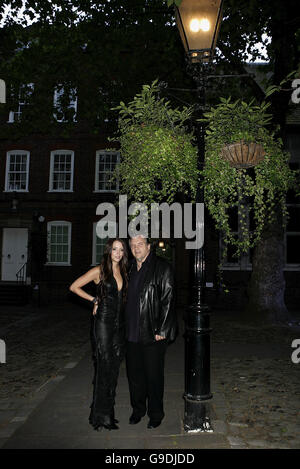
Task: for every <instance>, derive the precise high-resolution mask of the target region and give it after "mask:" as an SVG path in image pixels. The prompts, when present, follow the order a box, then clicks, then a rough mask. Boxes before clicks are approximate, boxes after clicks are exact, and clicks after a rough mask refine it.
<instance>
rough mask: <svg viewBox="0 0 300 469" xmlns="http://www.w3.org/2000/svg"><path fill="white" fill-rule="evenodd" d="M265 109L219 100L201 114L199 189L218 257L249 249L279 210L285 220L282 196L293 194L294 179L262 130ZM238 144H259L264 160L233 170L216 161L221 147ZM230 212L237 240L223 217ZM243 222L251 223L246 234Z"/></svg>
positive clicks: (266, 120)
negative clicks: (218, 236)
mask: <svg viewBox="0 0 300 469" xmlns="http://www.w3.org/2000/svg"><path fill="white" fill-rule="evenodd" d="M267 108H268V104H266V103H262V104H261V105H256V104H255V103H254V102H253V101H251V102H250V103H245V102H243V101H241V100H239V101H236V102H234V103H232V102H231V100H230V99H228V100H225V99H221V102H220V104H219V105H217V106H215V107H214V108H213V109H211V110H210V112H208V113H206V114H205V120H206V122H207V124H208V127H207V134H206V157H205V168H204V171H203V174H202V176H203V178H202V186H203V187H204V190H205V203H206V206H207V208H208V210H209V212H210V214H211V216H212V217H213V219H214V221H215V223H216V226H217V228H218V229H219V230H220V231H221V232H222V234H223V237H224V243H225V253H224V256H225V255H226V247H227V246H228V245H232V246H234V247H235V249H236V251H235V255H236V256H239V255H240V254H241V253H242V252H247V251H248V250H249V248H251V247H253V246H255V245H256V244H257V242H258V241H259V240H260V239H261V234H262V230H263V228H264V227H265V226H266V225H267V224H268V223H269V222H271V221H272V219H273V217H274V214H275V211H277V210H278V209H279V207H281V209H282V211H283V215H284V216H285V218H286V217H287V209H286V204H285V198H286V193H287V191H288V190H289V189H290V188H295V185H296V175H295V172H294V171H292V170H290V168H289V165H288V160H289V155H288V154H287V153H286V152H285V151H284V150H283V147H282V142H281V140H279V139H276V138H275V136H274V133H272V132H270V131H269V130H267V128H266V127H265V126H266V125H267V124H268V123H269V122H270V115H269V114H268V113H267V112H266V110H267ZM240 140H244V142H256V143H260V144H261V145H262V146H263V148H264V150H265V153H266V155H265V158H264V160H263V161H261V162H260V163H259V164H258V165H256V166H255V167H254V168H253V169H252V168H251V169H250V170H249V169H236V168H235V167H232V166H231V165H230V164H229V162H228V161H226V160H225V159H224V158H223V157H222V156H221V149H222V147H223V146H224V145H226V144H230V143H234V142H237V141H240ZM233 207H237V209H238V214H239V223H240V236H239V237H237V236H236V235H235V233H233V232H232V229H231V226H230V217H229V213H230V209H231V208H233ZM248 216H252V219H253V225H254V226H253V229H252V231H251V232H250V231H249V225H248V222H247V219H248Z"/></svg>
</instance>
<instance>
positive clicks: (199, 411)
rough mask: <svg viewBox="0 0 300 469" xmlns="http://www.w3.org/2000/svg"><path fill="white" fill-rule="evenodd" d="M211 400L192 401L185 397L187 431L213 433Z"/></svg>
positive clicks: (185, 428)
mask: <svg viewBox="0 0 300 469" xmlns="http://www.w3.org/2000/svg"><path fill="white" fill-rule="evenodd" d="M210 414H211V406H210V402H208V401H203V402H197V401H190V400H189V399H187V398H185V406H184V431H185V432H187V433H198V432H206V433H212V432H213V428H212V426H211V421H210V418H211V415H210Z"/></svg>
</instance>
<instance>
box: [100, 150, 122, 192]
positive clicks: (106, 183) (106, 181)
mask: <svg viewBox="0 0 300 469" xmlns="http://www.w3.org/2000/svg"><path fill="white" fill-rule="evenodd" d="M119 161H120V153H119V152H118V151H103V150H99V151H97V153H96V178H95V192H117V191H118V190H119V181H118V180H117V179H112V177H113V172H114V170H115V168H116V166H117V164H118V163H119Z"/></svg>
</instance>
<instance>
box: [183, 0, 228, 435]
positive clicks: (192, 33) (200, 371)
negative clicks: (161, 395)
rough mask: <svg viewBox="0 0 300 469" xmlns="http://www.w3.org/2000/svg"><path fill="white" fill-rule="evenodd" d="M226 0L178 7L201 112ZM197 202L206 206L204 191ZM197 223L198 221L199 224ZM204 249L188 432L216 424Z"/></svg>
mask: <svg viewBox="0 0 300 469" xmlns="http://www.w3.org/2000/svg"><path fill="white" fill-rule="evenodd" d="M222 4H223V1H222V0H182V2H181V5H180V6H179V7H175V13H176V21H177V26H178V29H179V32H180V36H181V39H182V42H183V45H184V48H185V50H186V53H187V58H188V72H189V73H190V74H191V75H192V76H193V78H194V79H195V81H196V83H197V92H198V98H199V104H198V109H199V110H200V111H202V112H203V110H204V106H205V86H206V81H207V75H208V71H209V70H210V68H211V63H212V58H213V53H214V48H215V45H216V41H217V37H218V31H219V27H220V23H221V19H222ZM204 136H205V129H204V125H203V124H201V125H199V127H198V132H197V139H198V169H199V170H202V169H203V166H204V157H205V143H204ZM196 202H200V203H204V193H203V190H200V188H199V187H198V190H197V196H196ZM196 223H197V220H196ZM205 287H206V282H205V256H204V245H203V246H202V247H201V248H199V249H196V250H195V251H194V252H193V282H192V292H191V304H190V306H189V307H188V311H187V316H186V318H185V334H184V337H185V392H184V396H183V397H184V400H185V411H184V429H185V431H187V432H194V431H212V429H211V424H210V412H209V410H210V407H209V400H210V399H211V398H212V394H211V391H210V332H211V329H210V310H209V307H208V306H207V304H206V303H205Z"/></svg>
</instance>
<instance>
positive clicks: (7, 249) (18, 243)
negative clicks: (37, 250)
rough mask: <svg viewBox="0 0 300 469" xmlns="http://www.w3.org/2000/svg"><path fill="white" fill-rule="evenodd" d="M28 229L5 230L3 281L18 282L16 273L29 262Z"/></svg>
mask: <svg viewBox="0 0 300 469" xmlns="http://www.w3.org/2000/svg"><path fill="white" fill-rule="evenodd" d="M27 244H28V230H27V228H3V244H2V270H1V272H2V275H1V280H13V281H16V280H17V277H16V273H17V272H18V270H19V269H20V268H21V267H22V265H23V264H24V263H25V262H27Z"/></svg>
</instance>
